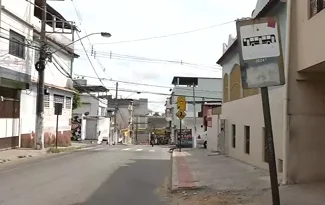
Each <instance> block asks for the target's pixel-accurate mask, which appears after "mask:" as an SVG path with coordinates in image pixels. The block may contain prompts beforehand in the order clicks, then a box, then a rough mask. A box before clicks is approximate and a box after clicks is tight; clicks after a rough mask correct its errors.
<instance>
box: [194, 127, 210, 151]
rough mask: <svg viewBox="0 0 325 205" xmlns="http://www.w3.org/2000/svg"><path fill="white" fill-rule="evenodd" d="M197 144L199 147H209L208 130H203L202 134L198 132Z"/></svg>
mask: <svg viewBox="0 0 325 205" xmlns="http://www.w3.org/2000/svg"><path fill="white" fill-rule="evenodd" d="M196 145H197V147H199V146H203V147H204V149H206V148H207V146H208V133H207V131H205V132H203V133H201V134H198V135H197V136H196Z"/></svg>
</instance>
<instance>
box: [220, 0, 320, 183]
mask: <svg viewBox="0 0 325 205" xmlns="http://www.w3.org/2000/svg"><path fill="white" fill-rule="evenodd" d="M257 6H261V8H259V9H255V12H253V17H263V16H277V17H278V19H279V25H280V35H281V41H282V50H283V58H284V67H285V76H286V84H285V85H284V86H277V87H272V88H270V91H269V97H270V106H271V116H272V125H273V133H274V142H275V153H276V162H277V168H278V172H279V173H280V174H281V175H280V176H281V177H282V181H283V182H284V183H308V182H314V181H320V180H325V164H324V163H323V160H322V158H323V156H324V149H323V145H324V143H325V140H324V137H323V136H324V134H325V129H324V122H325V121H324V119H325V118H324V116H325V115H324V114H325V110H324V103H323V102H324V97H323V90H324V82H325V81H324V80H325V72H324V68H325V57H324V55H322V53H324V52H322V51H323V50H324V46H323V44H324V43H323V40H322V36H324V34H325V30H324V29H323V28H320V27H319V25H320V24H321V22H324V20H325V9H324V8H325V4H324V1H323V0H320V1H317V0H316V1H314V0H308V1H294V0H287V1H285V2H284V1H267V2H266V1H262V0H260V1H258V4H257ZM256 11H260V12H259V13H258V12H256ZM237 50H238V45H237V41H236V40H235V41H234V42H233V43H232V44H231V45H228V47H227V50H226V51H225V52H224V54H223V56H222V57H221V58H220V59H219V61H218V63H219V64H220V65H222V67H223V79H224V86H223V87H224V102H223V106H222V118H223V119H225V128H226V130H225V135H226V153H227V154H228V155H230V156H232V157H235V158H237V159H239V160H242V161H245V162H248V163H250V164H253V165H255V166H258V167H261V168H265V169H267V168H268V165H267V162H268V153H267V149H268V147H267V143H266V141H267V139H266V136H265V132H264V120H263V112H262V102H261V96H260V94H259V90H258V89H250V90H243V89H241V84H240V83H241V82H240V81H241V78H240V66H239V59H238V52H237Z"/></svg>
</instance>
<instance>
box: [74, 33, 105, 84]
mask: <svg viewBox="0 0 325 205" xmlns="http://www.w3.org/2000/svg"><path fill="white" fill-rule="evenodd" d="M77 36H78V38H79V39H80V36H79V33H78V32H77ZM80 43H81V45H82V47H83V48H84V51H85V53H86V56H87V59H88V61H89V63H90V65H91V67H92V69H93V71H94V72H95V74H96V76H97V78H98V80H99V81H100V82H101V83H102V85H104V83H103V81H102V80H101V79H100V77H99V75H98V73H97V71H96V69H95V67H94V65H93V63H92V62H91V60H90V57H89V55H88V53H87V51H86V48H85V46H84V44H83V42H82V40H80Z"/></svg>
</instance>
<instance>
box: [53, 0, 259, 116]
mask: <svg viewBox="0 0 325 205" xmlns="http://www.w3.org/2000/svg"><path fill="white" fill-rule="evenodd" d="M49 3H50V4H51V5H52V6H53V7H54V8H55V9H56V10H58V11H59V12H60V13H61V14H63V16H64V17H65V18H66V19H67V20H69V21H75V22H76V23H77V25H78V26H79V27H80V29H81V30H82V32H81V33H80V37H82V36H85V35H86V34H85V31H86V32H87V33H88V34H90V33H93V32H101V31H106V32H109V33H111V34H112V37H111V38H102V37H100V36H99V35H94V36H91V37H90V38H89V39H87V38H86V39H84V40H83V41H82V42H83V43H84V45H85V47H86V50H87V52H88V53H89V55H90V58H91V61H92V62H93V65H94V67H95V69H96V71H97V73H98V74H99V75H100V77H102V78H108V77H109V78H112V79H114V80H121V81H132V82H138V83H145V84H154V85H164V86H171V81H172V78H173V76H176V75H181V76H198V77H207V76H208V77H221V71H220V68H218V66H217V65H216V61H217V59H218V58H219V57H220V56H221V54H222V44H223V43H224V42H227V40H228V35H229V34H233V35H234V36H235V23H228V24H225V25H221V26H215V27H212V28H209V29H204V30H200V31H197V32H191V33H185V34H182V35H175V36H169V37H166V38H154V39H151V40H146V41H134V42H125V43H121V41H129V40H137V39H142V38H147V37H156V36H163V35H168V34H173V33H179V32H186V31H189V30H196V29H199V28H204V27H209V26H212V25H218V24H223V23H226V22H230V21H233V20H235V19H237V18H242V17H249V16H250V15H251V13H252V10H253V9H254V8H255V4H256V0H163V1H162V0H91V1H89V0H73V1H71V0H66V1H63V2H62V1H59V2H52V1H50V2H49ZM74 5H75V7H74ZM75 10H77V12H76V11H75ZM77 13H78V14H77ZM77 38H78V37H77ZM116 42H120V43H116ZM91 45H93V48H94V51H96V56H97V57H96V59H94V57H93V56H91V48H92V46H91ZM75 48H76V53H78V54H79V55H80V58H79V59H77V60H76V61H75V64H74V74H81V75H87V76H93V77H96V75H95V72H94V71H93V70H92V68H91V65H90V63H89V61H88V60H87V57H86V55H85V52H84V51H83V49H82V46H81V45H80V44H79V43H78V44H76V47H75ZM110 52H112V55H110ZM116 54H119V55H116ZM130 56H132V57H130ZM134 56H136V57H146V58H149V59H150V61H151V62H148V60H145V62H143V60H142V62H139V58H137V59H135V58H134ZM152 59H163V60H168V61H173V62H175V63H166V61H157V60H154V61H152ZM177 61H178V62H181V61H182V62H185V63H191V64H196V66H194V67H193V66H190V67H189V66H187V65H186V64H185V65H184V64H183V65H182V64H181V63H176V62H177ZM213 67H214V68H213ZM104 70H105V72H106V74H105V73H104ZM88 83H89V84H97V85H100V84H101V83H100V82H99V81H98V80H95V79H91V80H89V81H88ZM103 83H105V85H106V86H107V87H109V88H113V87H114V86H115V82H111V81H103ZM119 87H120V88H121V89H132V90H138V91H149V92H158V93H169V89H168V88H157V87H153V86H151V87H149V86H141V85H130V84H124V83H120V84H119ZM111 93H112V94H113V95H115V91H114V90H113V89H111ZM131 94H132V93H130V92H128V93H126V92H120V93H119V95H120V96H121V97H124V98H125V97H128V96H129V95H131ZM130 97H131V98H148V99H149V102H150V104H149V108H150V109H152V110H154V111H159V112H163V111H164V101H165V100H166V97H167V96H163V95H151V94H145V93H141V94H132V96H130Z"/></svg>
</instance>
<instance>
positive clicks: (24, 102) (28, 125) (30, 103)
mask: <svg viewBox="0 0 325 205" xmlns="http://www.w3.org/2000/svg"><path fill="white" fill-rule="evenodd" d="M36 93H37V87H36V85H35V84H33V85H32V86H31V87H30V89H29V90H24V91H21V103H20V110H21V113H20V118H21V119H20V123H21V124H20V129H21V140H22V146H23V147H30V146H32V144H33V142H32V140H33V139H34V138H33V137H34V136H33V133H35V126H36V125H35V120H36V96H37V94H36ZM49 93H50V94H49V96H50V101H49V107H44V132H45V142H47V144H50V143H51V140H52V142H53V138H55V133H56V116H55V115H54V97H53V95H54V94H57V95H62V96H64V97H65V98H64V105H63V110H62V115H60V116H59V131H62V133H65V134H64V136H62V138H64V139H62V140H63V141H64V142H65V143H69V142H70V139H69V137H71V134H70V136H69V133H71V126H70V119H71V112H72V110H71V107H72V105H71V107H69V106H67V100H66V97H70V98H71V99H72V96H73V95H72V93H71V92H67V91H62V90H59V89H54V88H52V89H49ZM71 103H72V102H71ZM53 135H54V136H53ZM68 139H69V140H68ZM67 140H68V141H67ZM63 141H62V143H63Z"/></svg>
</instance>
